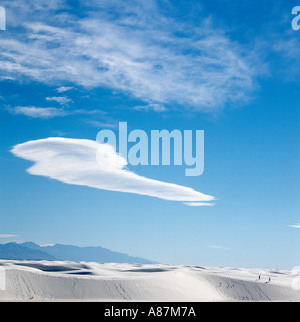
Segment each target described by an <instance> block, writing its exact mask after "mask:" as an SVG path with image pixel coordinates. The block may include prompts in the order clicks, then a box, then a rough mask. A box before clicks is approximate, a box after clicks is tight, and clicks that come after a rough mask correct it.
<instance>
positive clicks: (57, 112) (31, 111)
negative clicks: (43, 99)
mask: <svg viewBox="0 0 300 322" xmlns="http://www.w3.org/2000/svg"><path fill="white" fill-rule="evenodd" d="M6 110H7V111H9V112H10V113H11V114H15V115H25V116H27V117H30V118H35V119H51V118H54V117H63V116H70V115H85V116H87V115H90V116H91V115H92V116H96V115H98V117H99V116H101V118H102V123H104V121H105V119H106V118H107V117H106V116H105V114H104V113H103V112H102V111H100V110H84V109H73V110H69V109H65V108H56V107H37V106H16V107H8V108H6ZM91 122H92V120H91ZM94 122H99V123H100V122H101V121H97V120H94Z"/></svg>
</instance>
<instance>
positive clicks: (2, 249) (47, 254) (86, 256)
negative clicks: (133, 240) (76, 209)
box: [0, 242, 155, 264]
mask: <svg viewBox="0 0 300 322" xmlns="http://www.w3.org/2000/svg"><path fill="white" fill-rule="evenodd" d="M0 259H11V260H13V259H15V260H62V261H75V262H78V261H85V262H101V263H131V264H132V263H137V264H154V263H155V262H154V261H150V260H148V259H144V258H140V257H132V256H129V255H127V254H123V253H119V252H114V251H111V250H109V249H106V248H103V247H100V246H98V247H78V246H72V245H61V244H55V245H54V246H39V245H37V244H35V243H33V242H25V243H22V244H17V243H7V244H2V245H1V244H0Z"/></svg>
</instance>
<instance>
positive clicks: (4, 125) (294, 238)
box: [0, 0, 300, 269]
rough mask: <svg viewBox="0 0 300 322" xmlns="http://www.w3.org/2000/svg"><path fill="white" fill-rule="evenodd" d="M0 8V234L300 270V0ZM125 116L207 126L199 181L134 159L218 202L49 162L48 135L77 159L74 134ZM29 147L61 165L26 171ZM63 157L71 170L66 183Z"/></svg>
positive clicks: (81, 136) (156, 124)
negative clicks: (298, 20)
mask: <svg viewBox="0 0 300 322" xmlns="http://www.w3.org/2000/svg"><path fill="white" fill-rule="evenodd" d="M0 5H2V6H3V7H5V9H6V14H7V27H6V29H7V30H6V31H1V33H0V37H1V40H0V47H1V48H0V49H1V50H0V131H1V140H0V165H1V169H2V170H1V171H0V178H1V180H0V193H1V208H0V216H1V228H0V238H1V239H0V242H7V241H11V240H16V241H25V240H31V241H34V242H36V243H38V244H49V243H64V244H75V245H79V246H86V245H94V246H97V245H101V246H103V247H107V248H110V249H113V250H117V251H122V252H125V253H128V254H130V255H134V256H142V257H145V258H149V259H153V260H156V261H159V262H163V263H170V264H186V265H207V266H209V265H214V266H247V267H277V268H290V269H291V268H293V267H294V266H297V265H299V262H300V256H299V245H300V229H299V227H300V226H299V223H300V217H299V210H300V209H299V198H298V195H299V168H298V164H299V157H300V154H299V149H298V146H299V144H298V138H299V134H300V133H299V116H300V115H299V98H300V94H299V93H300V82H299V81H300V76H299V75H300V73H299V72H300V68H299V66H300V64H299V57H300V40H299V39H300V31H294V30H293V29H292V28H291V21H292V19H293V16H292V15H291V11H292V8H293V7H294V6H295V5H299V3H297V1H276V3H275V2H274V1H263V3H262V2H261V1H247V2H246V1H224V0H223V1H221V0H214V1H204V0H203V1H126V2H124V1H119V0H118V1H117V0H116V1H106V0H105V1H101V2H100V1H89V5H86V4H84V2H83V1H79V0H78V1H56V0H51V1H49V0H48V1H42V0H39V1H27V2H26V4H25V3H24V1H18V0H15V1H2V2H1V3H0ZM119 122H127V123H128V128H129V130H134V129H142V130H144V131H146V132H147V133H150V131H151V130H162V129H167V130H169V131H172V130H174V129H179V130H181V131H184V130H193V131H196V130H204V131H205V170H204V173H203V174H202V175H201V176H199V177H187V176H185V166H136V167H133V166H130V165H128V170H129V172H130V175H132V176H133V174H132V173H135V174H136V175H138V177H139V178H141V177H143V178H148V179H153V180H156V182H159V185H161V184H163V185H164V184H165V183H173V184H175V190H176V191H175V190H174V191H173V192H174V196H173V199H176V198H180V196H181V195H180V194H181V193H183V190H182V189H183V187H184V188H185V187H187V188H190V189H191V190H192V192H191V193H192V194H193V196H194V194H195V195H196V194H197V193H203V194H205V195H208V196H213V197H215V201H214V203H215V205H214V206H211V207H190V206H187V205H185V204H184V203H183V202H178V201H176V200H166V198H156V197H153V196H150V195H141V194H139V193H140V192H143V193H144V192H145V191H147V189H148V187H149V186H148V185H147V184H148V183H147V184H146V183H145V185H143V182H140V181H139V183H138V186H134V187H133V190H134V191H135V192H134V193H127V192H123V190H122V189H121V188H120V187H121V185H122V184H124V178H123V177H110V180H108V181H107V180H106V181H105V180H104V179H103V177H102V178H100V179H101V180H102V181H101V180H100V181H101V182H98V181H97V180H98V179H97V178H96V179H93V186H97V187H99V185H100V184H101V187H103V185H104V188H102V189H100V188H95V187H91V184H90V181H89V184H79V185H78V184H70V182H67V181H68V180H69V181H70V180H71V179H72V180H73V181H72V180H71V181H72V182H74V180H75V179H76V180H78V178H77V177H76V178H75V175H76V176H78V173H80V175H81V181H80V183H83V181H84V182H86V180H87V177H86V176H87V173H86V172H84V171H83V168H84V167H79V165H78V164H77V163H76V162H77V161H78V160H77V159H74V158H71V159H70V160H71V161H70V162H69V164H66V163H64V164H61V163H58V162H56V160H60V159H59V158H55V159H54V161H55V162H49V158H45V156H46V155H47V153H49V144H48V141H41V140H43V139H46V140H49V138H53V137H55V138H59V139H58V141H57V142H59V144H64V145H61V147H58V145H57V149H58V150H57V153H58V155H59V153H61V152H62V151H64V152H66V153H69V154H68V155H69V156H71V157H73V154H72V153H73V152H72V151H73V150H72V149H71V147H70V144H69V143H68V142H69V141H66V140H64V139H74V140H75V139H78V140H89V141H90V142H93V141H95V139H96V135H97V133H98V131H100V130H102V129H111V130H113V131H115V132H116V133H117V131H118V123H119ZM30 141H34V143H30V144H29V143H28V142H30ZM72 142H75V141H72ZM76 142H82V141H76ZM26 143H27V144H26ZM91 144H92V143H91ZM16 145H19V146H20V147H21V148H20V149H19V155H16V153H12V149H13V147H15V146H16ZM25 154H26V155H27V156H28V155H29V156H30V157H31V158H34V157H32V155H34V156H35V157H36V158H39V160H41V158H44V159H45V160H46V161H48V164H46V163H45V166H44V167H40V168H39V169H37V168H35V170H34V171H31V170H28V169H29V168H31V167H32V166H33V165H34V163H33V162H31V161H28V159H27V160H24V159H26V158H25V157H24V155H25ZM44 159H43V160H44ZM45 160H44V161H45ZM35 161H37V160H36V159H35ZM57 166H61V167H63V166H64V167H66V169H67V171H66V173H60V175H59V178H58V179H57V176H58V175H57V173H56V172H55V171H57ZM76 167H77V168H76ZM76 169H77V170H78V171H77V170H76ZM84 169H85V168H84ZM27 170H28V171H29V172H28V171H27ZM79 170H80V171H81V172H80V171H79ZM85 170H86V169H85ZM30 171H31V172H30ZM123 174H124V173H123ZM67 175H68V176H70V177H71V179H70V178H68V179H67V178H66V176H67ZM54 176H56V179H53V177H54ZM93 178H94V177H93ZM96 181H97V182H96ZM66 182H67V183H66ZM109 184H112V185H114V186H117V187H119V188H118V189H117V190H118V191H109V190H108V189H107V188H106V187H108V185H109ZM155 187H157V188H159V187H160V186H154V188H155ZM173 192H172V193H173ZM162 195H163V196H164V193H163V194H162Z"/></svg>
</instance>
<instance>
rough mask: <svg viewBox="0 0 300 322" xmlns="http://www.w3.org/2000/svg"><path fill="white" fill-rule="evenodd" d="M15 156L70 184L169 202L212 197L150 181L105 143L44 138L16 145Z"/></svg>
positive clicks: (35, 171)
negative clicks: (131, 167) (138, 173)
mask: <svg viewBox="0 0 300 322" xmlns="http://www.w3.org/2000/svg"><path fill="white" fill-rule="evenodd" d="M11 152H12V153H13V154H14V155H16V156H18V157H20V158H23V159H26V160H30V161H33V162H34V165H33V166H32V167H30V168H29V169H28V170H27V171H28V173H30V174H32V175H39V176H45V177H49V178H51V179H56V180H59V181H61V182H64V183H67V184H73V185H81V186H88V187H92V188H97V189H102V190H110V191H119V192H127V193H134V194H139V195H145V196H150V197H156V198H160V199H165V200H172V201H186V202H209V201H212V200H214V197H213V196H209V195H206V194H203V193H201V192H198V191H195V190H193V189H192V188H188V187H185V186H180V185H177V184H173V183H167V182H163V181H158V180H152V179H149V178H146V177H143V176H140V175H137V174H136V173H134V172H132V171H129V170H127V169H126V165H127V162H126V160H125V159H124V158H123V157H122V156H120V155H119V154H117V153H116V152H115V150H114V148H113V147H112V146H110V145H108V144H100V143H98V142H96V141H91V140H83V139H67V138H47V139H42V140H36V141H29V142H25V143H23V144H19V145H16V146H15V147H14V148H13V149H12V151H11Z"/></svg>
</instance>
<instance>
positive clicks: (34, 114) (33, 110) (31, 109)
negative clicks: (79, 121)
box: [9, 106, 68, 119]
mask: <svg viewBox="0 0 300 322" xmlns="http://www.w3.org/2000/svg"><path fill="white" fill-rule="evenodd" d="M9 111H10V112H11V113H12V114H18V115H25V116H28V117H31V118H39V119H50V118H53V117H61V116H66V115H68V112H66V111H65V110H63V109H60V108H56V107H36V106H16V107H15V108H9Z"/></svg>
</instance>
